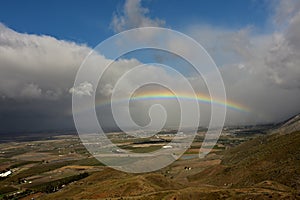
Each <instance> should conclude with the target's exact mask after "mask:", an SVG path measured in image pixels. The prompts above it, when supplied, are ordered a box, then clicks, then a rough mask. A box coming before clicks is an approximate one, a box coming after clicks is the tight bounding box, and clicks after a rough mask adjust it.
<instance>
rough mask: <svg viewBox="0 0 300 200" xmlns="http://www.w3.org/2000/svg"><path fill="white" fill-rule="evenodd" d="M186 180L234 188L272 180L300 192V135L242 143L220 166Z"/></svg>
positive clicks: (257, 139)
mask: <svg viewBox="0 0 300 200" xmlns="http://www.w3.org/2000/svg"><path fill="white" fill-rule="evenodd" d="M189 179H190V180H191V181H199V180H200V181H202V182H205V183H209V184H214V185H222V186H223V185H228V184H229V185H231V184H232V186H233V187H244V186H254V185H255V184H258V183H260V182H262V181H265V180H271V181H276V182H278V183H280V184H283V185H286V186H289V187H291V188H293V189H296V190H300V132H294V133H291V134H286V135H279V134H272V135H268V136H262V137H258V138H256V139H253V140H251V141H248V142H245V143H243V144H241V145H239V146H237V147H236V148H233V149H230V150H228V151H226V152H225V155H224V158H223V161H222V163H221V165H220V166H217V167H214V168H211V169H207V170H205V171H203V172H201V173H199V174H197V175H195V176H193V177H189Z"/></svg>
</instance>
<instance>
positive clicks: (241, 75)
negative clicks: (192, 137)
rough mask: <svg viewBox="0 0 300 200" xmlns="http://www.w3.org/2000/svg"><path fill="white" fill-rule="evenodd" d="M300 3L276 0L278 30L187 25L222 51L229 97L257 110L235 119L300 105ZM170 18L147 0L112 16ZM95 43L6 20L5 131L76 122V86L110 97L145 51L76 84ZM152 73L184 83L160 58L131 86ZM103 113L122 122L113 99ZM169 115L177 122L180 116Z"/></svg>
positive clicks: (1, 90)
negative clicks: (156, 13) (96, 80)
mask: <svg viewBox="0 0 300 200" xmlns="http://www.w3.org/2000/svg"><path fill="white" fill-rule="evenodd" d="M299 10H300V3H299V1H292V0H291V1H290V0H288V1H279V2H278V3H274V5H273V9H272V12H273V13H272V15H271V19H270V22H271V23H272V25H271V26H272V32H268V33H263V34H261V33H258V32H257V31H256V27H253V26H247V27H244V28H241V29H229V28H228V29H226V28H220V27H214V26H212V25H207V24H206V25H205V24H191V25H189V26H188V27H185V28H184V30H182V31H184V32H185V33H187V34H188V35H190V36H191V37H193V38H195V39H196V40H197V41H199V42H200V43H201V44H202V45H203V46H204V47H205V48H206V49H207V51H208V52H209V53H210V54H211V56H212V57H213V58H214V60H215V61H216V63H217V65H218V66H219V67H220V71H221V73H222V76H223V79H224V83H225V87H226V90H227V96H228V98H229V99H230V100H232V101H235V102H240V103H241V104H243V105H245V106H247V107H249V109H250V110H251V113H240V112H236V111H232V110H229V111H228V115H227V122H226V123H227V124H232V125H233V124H256V123H269V122H276V121H280V120H283V119H285V118H287V117H289V116H291V115H293V114H297V113H299V112H300V103H299V98H300V67H299V66H300V31H299V30H300V29H299V27H300V11H299ZM164 25H165V22H164V21H163V20H160V19H156V18H154V19H153V18H151V17H150V16H149V10H148V9H147V8H143V7H142V6H141V1H139V0H133V1H126V2H125V5H124V10H122V11H121V12H119V13H115V14H114V15H113V19H112V22H111V27H112V28H113V30H114V31H115V32H119V31H122V30H126V29H129V28H135V27H144V26H164ZM172 45H173V47H174V48H181V47H182V48H183V49H184V44H181V43H179V42H178V41H174V42H173V43H172ZM90 51H91V49H90V48H89V47H87V46H86V45H84V44H76V43H74V42H70V41H64V40H58V39H56V38H54V37H51V36H46V35H34V34H25V33H18V32H16V31H14V30H12V29H10V28H8V27H6V26H5V25H3V24H0V69H1V73H0V120H1V128H0V131H14V130H16V131H18V130H27V131H31V130H49V129H70V128H73V127H74V125H73V120H72V114H71V112H70V111H71V95H72V94H73V93H75V94H77V95H82V96H84V95H91V94H92V92H96V93H97V98H99V99H103V100H107V99H109V97H110V95H111V92H112V89H113V86H114V84H115V83H116V81H117V80H118V79H119V77H120V76H121V75H122V74H124V72H126V71H128V70H129V69H131V68H132V67H134V66H137V65H140V64H141V62H140V61H138V60H137V59H120V60H118V61H116V62H115V63H114V64H113V66H112V67H111V69H109V71H107V72H106V73H107V74H106V76H105V77H106V78H104V79H103V80H101V82H100V84H99V85H98V86H93V85H91V84H89V83H88V82H85V83H82V85H79V86H75V87H74V86H73V82H74V78H75V75H76V72H77V70H78V68H79V66H80V64H81V63H82V61H83V60H84V58H85V57H86V56H87V55H88V54H89V52H90ZM191 53H193V52H191ZM164 59H165V58H160V60H164ZM109 62H110V60H109V59H107V58H105V57H104V56H101V55H98V56H96V57H95V58H93V59H92V61H91V63H88V64H89V65H91V67H103V66H105V65H106V64H107V63H109ZM150 75H151V76H155V77H157V80H160V79H164V80H168V82H169V83H170V84H180V80H179V79H178V77H174V76H172V75H171V74H169V73H168V72H167V71H165V70H163V69H161V68H157V67H154V66H150V67H148V68H147V69H145V72H144V73H142V74H140V75H139V76H137V77H136V79H133V80H128V81H127V82H126V84H127V85H128V88H131V87H133V86H134V85H135V82H136V81H138V79H145V78H147V76H150ZM211 78H214V74H211ZM189 79H190V81H191V83H192V85H193V86H194V87H195V88H196V89H197V90H199V91H203V90H204V91H206V90H205V86H203V81H202V80H201V79H198V78H195V77H192V76H191V77H189ZM175 104H176V103H175ZM175 104H174V102H171V103H170V104H168V105H165V106H166V108H167V110H169V111H170V112H173V114H172V115H173V116H176V113H177V112H179V111H176V110H175V111H174V110H172V108H173V105H175ZM147 106H148V105H146V106H145V105H144V104H142V105H140V106H138V105H137V106H136V107H134V108H133V113H134V115H135V116H138V117H136V119H137V121H138V123H139V124H145V122H147V120H148V118H147V114H145V112H146V109H145V108H147ZM141 108H142V109H141ZM140 112H142V113H140ZM202 112H203V114H202V116H206V115H207V116H209V109H207V108H204V110H203V111H202ZM98 113H99V118H101V120H102V122H103V123H104V124H106V125H107V126H114V123H113V120H112V117H111V114H110V112H109V108H108V107H101V108H99V110H98ZM204 118H205V117H204ZM207 118H208V117H207ZM169 120H170V121H175V122H174V123H175V124H176V121H177V120H178V118H176V117H174V118H171V119H169ZM205 123H206V121H205V120H204V124H205ZM170 124H172V123H171V122H170Z"/></svg>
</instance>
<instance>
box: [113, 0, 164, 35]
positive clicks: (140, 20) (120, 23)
mask: <svg viewBox="0 0 300 200" xmlns="http://www.w3.org/2000/svg"><path fill="white" fill-rule="evenodd" d="M148 13H149V10H148V9H147V8H144V7H142V5H141V0H126V2H125V4H124V8H123V10H122V12H121V13H116V14H114V15H113V19H112V22H111V27H112V28H113V30H114V31H115V32H121V31H124V30H127V29H131V28H138V27H159V26H163V25H164V24H165V21H164V20H161V19H157V18H156V19H151V18H150V17H148V16H147V14H148Z"/></svg>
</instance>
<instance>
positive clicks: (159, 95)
mask: <svg viewBox="0 0 300 200" xmlns="http://www.w3.org/2000/svg"><path fill="white" fill-rule="evenodd" d="M169 99H170V100H173V99H175V100H176V99H182V100H195V99H196V100H197V101H198V102H200V103H206V104H215V105H220V106H226V107H227V108H229V109H232V110H237V111H241V112H250V110H249V109H248V108H247V107H246V106H243V105H241V104H238V103H236V102H233V101H229V100H227V101H221V100H218V99H215V100H213V101H212V99H211V97H210V96H209V95H205V94H200V93H197V94H196V96H195V95H194V94H186V93H179V94H177V95H175V94H174V93H172V92H170V91H147V92H141V93H136V94H134V95H132V96H131V98H130V100H131V101H147V100H169ZM123 101H126V99H118V100H117V102H116V103H118V102H123ZM109 103H110V101H107V100H106V101H103V100H100V101H96V107H98V106H103V105H107V104H109Z"/></svg>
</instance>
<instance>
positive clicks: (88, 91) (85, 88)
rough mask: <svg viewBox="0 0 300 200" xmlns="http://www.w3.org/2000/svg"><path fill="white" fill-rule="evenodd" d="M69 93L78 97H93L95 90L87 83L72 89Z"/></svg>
mask: <svg viewBox="0 0 300 200" xmlns="http://www.w3.org/2000/svg"><path fill="white" fill-rule="evenodd" d="M69 92H70V93H72V94H74V95H78V96H92V93H93V92H94V89H93V85H92V84H91V83H89V82H87V81H85V82H83V83H80V84H79V86H76V87H72V88H71V89H70V90H69Z"/></svg>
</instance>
